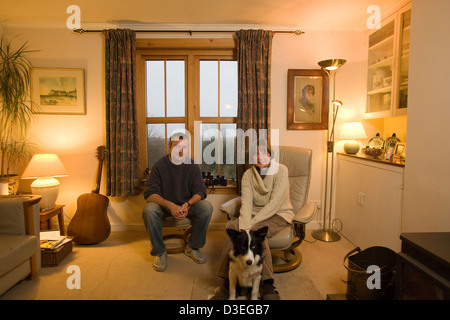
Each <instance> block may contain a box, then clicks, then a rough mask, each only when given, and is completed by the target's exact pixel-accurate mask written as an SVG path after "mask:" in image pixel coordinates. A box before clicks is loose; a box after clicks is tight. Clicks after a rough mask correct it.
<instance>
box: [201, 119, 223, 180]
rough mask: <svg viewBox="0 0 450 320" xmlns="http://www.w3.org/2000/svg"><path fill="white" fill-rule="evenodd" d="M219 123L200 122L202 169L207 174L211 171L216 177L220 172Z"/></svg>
mask: <svg viewBox="0 0 450 320" xmlns="http://www.w3.org/2000/svg"><path fill="white" fill-rule="evenodd" d="M218 129H219V125H218V124H217V123H208V124H203V123H202V124H200V137H199V138H200V143H201V148H200V150H201V152H202V157H201V159H202V163H201V165H200V169H201V170H202V172H205V173H206V174H207V173H208V172H210V173H211V174H212V175H213V176H214V177H215V176H216V175H218V174H219V166H218V162H219V156H220V155H221V152H220V151H219V148H220V143H219V138H218V137H219V130H218Z"/></svg>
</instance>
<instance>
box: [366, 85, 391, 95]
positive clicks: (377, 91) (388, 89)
mask: <svg viewBox="0 0 450 320" xmlns="http://www.w3.org/2000/svg"><path fill="white" fill-rule="evenodd" d="M391 91H392V87H390V86H389V87H384V88H379V89H375V90H370V91H368V92H367V94H368V95H374V94H379V93H389V92H391Z"/></svg>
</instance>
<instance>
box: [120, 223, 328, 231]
mask: <svg viewBox="0 0 450 320" xmlns="http://www.w3.org/2000/svg"><path fill="white" fill-rule="evenodd" d="M226 225H227V224H226V223H210V224H209V226H208V230H209V231H221V230H225V227H226ZM321 227H322V226H321V224H320V223H319V222H317V221H311V222H310V223H308V224H307V225H306V229H311V230H316V229H320V228H321ZM177 229H179V230H177V231H184V230H185V229H183V228H177ZM111 231H143V232H146V231H145V227H144V225H143V224H138V223H135V224H111Z"/></svg>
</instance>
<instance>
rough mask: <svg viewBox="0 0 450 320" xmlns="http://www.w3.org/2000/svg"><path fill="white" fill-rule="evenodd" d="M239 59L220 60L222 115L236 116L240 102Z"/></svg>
mask: <svg viewBox="0 0 450 320" xmlns="http://www.w3.org/2000/svg"><path fill="white" fill-rule="evenodd" d="M237 70H238V68H237V61H220V116H221V117H236V116H237V103H238V84H237V72H238V71H237Z"/></svg>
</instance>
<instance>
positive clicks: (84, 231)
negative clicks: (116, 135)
mask: <svg viewBox="0 0 450 320" xmlns="http://www.w3.org/2000/svg"><path fill="white" fill-rule="evenodd" d="M105 151H106V149H105V147H104V146H99V147H98V148H97V154H96V157H97V159H98V167H97V179H96V188H95V189H94V190H92V192H91V193H85V194H82V195H81V196H79V197H78V200H77V211H76V212H75V214H74V216H73V218H72V220H71V221H70V223H69V226H68V228H67V235H68V236H70V237H73V241H74V242H76V243H79V244H95V243H99V242H102V241H105V240H106V239H107V238H108V236H109V234H110V232H111V225H110V224H109V219H108V215H107V212H106V210H107V208H108V204H109V199H108V197H106V196H104V195H102V194H100V193H99V191H100V181H101V177H102V168H103V161H104V159H105Z"/></svg>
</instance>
